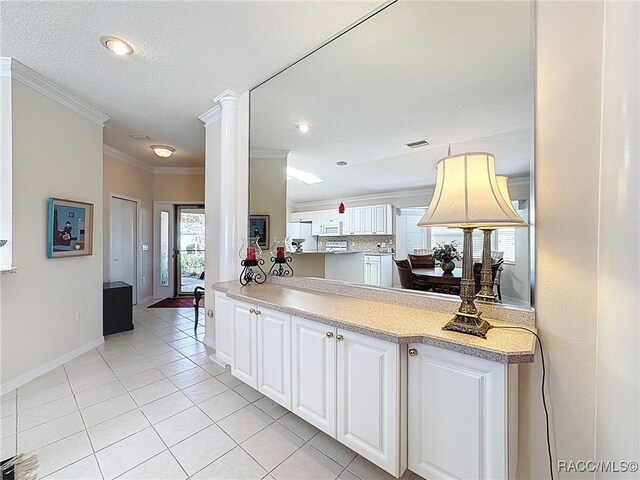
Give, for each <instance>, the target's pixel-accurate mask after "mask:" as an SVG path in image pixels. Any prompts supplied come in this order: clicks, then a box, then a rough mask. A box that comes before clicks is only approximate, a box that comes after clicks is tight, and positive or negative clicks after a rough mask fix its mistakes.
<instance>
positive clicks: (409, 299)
mask: <svg viewBox="0 0 640 480" xmlns="http://www.w3.org/2000/svg"><path fill="white" fill-rule="evenodd" d="M268 281H269V282H272V283H275V284H278V285H284V286H287V287H293V288H302V289H305V290H315V291H317V292H324V293H332V294H334V295H344V296H347V297H354V298H362V299H365V300H374V301H378V302H384V303H392V304H395V305H403V306H405V307H413V308H424V309H426V310H432V311H434V312H441V313H453V312H455V311H456V309H457V308H458V304H459V303H460V298H459V297H453V296H451V295H443V294H438V293H411V292H409V291H406V290H401V289H389V288H377V287H367V286H364V285H353V284H351V283H346V282H340V281H335V280H326V279H324V278H310V277H269V278H268ZM476 306H477V307H478V310H480V311H481V312H482V313H483V314H484V316H486V317H489V318H493V319H496V320H499V321H501V322H509V323H517V324H518V325H527V326H530V327H533V326H535V324H536V314H535V311H534V310H533V309H532V308H530V307H512V306H506V305H491V304H486V303H481V302H477V303H476Z"/></svg>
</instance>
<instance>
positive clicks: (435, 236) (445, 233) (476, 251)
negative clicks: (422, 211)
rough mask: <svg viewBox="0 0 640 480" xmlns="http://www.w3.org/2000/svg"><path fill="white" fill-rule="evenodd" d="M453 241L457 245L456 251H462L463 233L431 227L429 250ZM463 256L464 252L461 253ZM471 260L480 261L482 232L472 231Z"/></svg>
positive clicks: (457, 229) (451, 229) (454, 229)
mask: <svg viewBox="0 0 640 480" xmlns="http://www.w3.org/2000/svg"><path fill="white" fill-rule="evenodd" d="M453 241H455V242H456V245H458V250H460V251H462V247H463V244H464V242H463V233H462V230H461V229H459V228H447V227H431V244H430V245H429V248H435V246H436V245H438V244H439V243H451V242H453ZM462 253H463V254H464V252H462ZM473 258H474V259H475V260H476V261H480V259H481V258H482V231H481V230H478V229H476V230H474V231H473Z"/></svg>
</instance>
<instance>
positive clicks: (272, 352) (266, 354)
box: [258, 308, 291, 410]
mask: <svg viewBox="0 0 640 480" xmlns="http://www.w3.org/2000/svg"><path fill="white" fill-rule="evenodd" d="M258 311H259V312H260V313H258V390H259V391H260V392H262V393H263V394H265V395H266V396H267V397H269V398H270V399H271V400H274V401H275V402H278V403H279V404H280V405H282V406H283V407H285V408H287V409H289V410H290V409H291V316H290V315H285V314H283V313H280V312H276V311H273V310H268V309H266V308H258Z"/></svg>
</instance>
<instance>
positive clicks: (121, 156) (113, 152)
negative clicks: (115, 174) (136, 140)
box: [102, 144, 154, 173]
mask: <svg viewBox="0 0 640 480" xmlns="http://www.w3.org/2000/svg"><path fill="white" fill-rule="evenodd" d="M102 151H103V152H104V153H105V154H107V155H109V156H110V157H113V158H115V159H116V160H120V161H121V162H124V163H127V164H129V165H131V166H132V167H136V168H139V169H141V170H144V171H145V172H149V173H154V168H153V165H149V164H148V163H146V162H143V161H142V160H140V159H138V158H136V157H133V156H131V155H129V154H128V153H124V152H123V151H121V150H118V149H117V148H114V147H111V146H109V145H106V144H103V145H102Z"/></svg>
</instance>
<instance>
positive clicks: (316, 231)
mask: <svg viewBox="0 0 640 480" xmlns="http://www.w3.org/2000/svg"><path fill="white" fill-rule="evenodd" d="M311 234H312V235H321V234H322V212H313V219H312V221H311Z"/></svg>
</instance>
